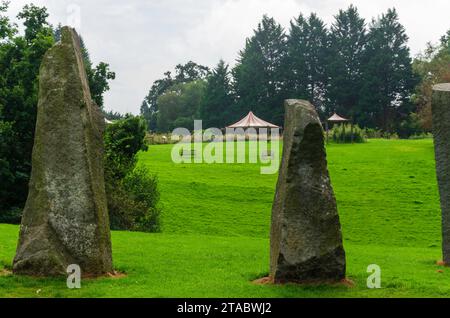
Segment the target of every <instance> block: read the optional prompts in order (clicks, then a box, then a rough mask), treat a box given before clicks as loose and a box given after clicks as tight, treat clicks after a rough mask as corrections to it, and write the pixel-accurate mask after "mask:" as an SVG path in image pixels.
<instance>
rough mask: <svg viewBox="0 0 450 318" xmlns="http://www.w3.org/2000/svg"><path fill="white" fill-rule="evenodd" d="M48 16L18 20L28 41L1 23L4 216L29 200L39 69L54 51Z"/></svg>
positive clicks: (29, 10) (33, 11) (30, 10)
mask: <svg viewBox="0 0 450 318" xmlns="http://www.w3.org/2000/svg"><path fill="white" fill-rule="evenodd" d="M7 7H8V6H7V3H5V2H3V3H2V5H1V10H0V11H2V12H5V11H6V9H7ZM0 13H1V12H0ZM47 16H48V14H47V11H46V9H45V8H39V7H36V6H34V5H27V6H25V7H24V9H23V10H22V12H21V13H19V15H18V18H19V19H20V20H22V21H23V24H24V26H25V36H24V37H23V36H17V35H16V34H17V33H16V30H15V28H14V27H12V26H11V24H10V23H9V20H8V19H7V18H6V17H3V16H2V17H1V18H0V21H2V22H1V25H2V27H1V28H2V36H4V40H3V41H2V42H0V123H1V124H0V126H2V128H1V129H0V134H1V136H0V140H1V141H0V143H3V146H0V158H2V169H1V173H2V175H1V176H0V179H1V180H2V182H1V183H2V190H1V191H0V195H1V197H0V211H5V210H8V209H11V208H13V207H17V208H21V207H23V204H24V202H25V200H26V197H27V192H28V179H29V175H30V171H31V152H32V148H33V143H34V130H35V122H36V108H37V93H38V73H39V67H40V64H41V61H42V57H43V56H44V54H45V52H46V51H47V50H48V49H49V48H50V47H51V46H52V45H53V34H52V29H51V27H50V25H49V24H48V23H47V21H46V18H47ZM6 142H7V144H6Z"/></svg>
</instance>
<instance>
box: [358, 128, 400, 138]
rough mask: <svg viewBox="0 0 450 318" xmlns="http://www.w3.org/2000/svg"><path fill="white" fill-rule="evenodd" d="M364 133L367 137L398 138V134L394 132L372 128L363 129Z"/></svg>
mask: <svg viewBox="0 0 450 318" xmlns="http://www.w3.org/2000/svg"><path fill="white" fill-rule="evenodd" d="M364 135H365V136H366V138H367V139H398V135H397V134H396V133H388V132H385V131H381V130H378V129H373V128H366V129H364Z"/></svg>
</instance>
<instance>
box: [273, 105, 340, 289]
mask: <svg viewBox="0 0 450 318" xmlns="http://www.w3.org/2000/svg"><path fill="white" fill-rule="evenodd" d="M285 107H286V115H285V131H284V141H283V142H284V145H283V159H282V163H281V168H280V172H279V177H278V184H277V189H276V194H275V201H274V204H273V209H272V229H271V242H270V247H271V261H270V272H271V278H272V279H273V280H274V281H275V283H285V282H297V283H315V282H337V281H340V280H342V279H344V278H345V270H346V264H345V252H344V248H343V244H342V235H341V226H340V222H339V216H338V212H337V207H336V199H335V197H334V193H333V188H332V187H331V182H330V177H329V174H328V169H327V161H326V152H325V146H324V131H323V129H322V125H321V123H320V120H319V117H318V116H317V113H316V111H315V109H314V106H313V105H311V104H310V103H309V102H306V101H302V100H287V101H286V102H285Z"/></svg>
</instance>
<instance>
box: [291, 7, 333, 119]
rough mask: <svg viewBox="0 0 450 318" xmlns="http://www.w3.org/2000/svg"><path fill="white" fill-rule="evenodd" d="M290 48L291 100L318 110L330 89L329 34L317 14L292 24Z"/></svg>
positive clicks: (320, 108) (322, 105)
mask: <svg viewBox="0 0 450 318" xmlns="http://www.w3.org/2000/svg"><path fill="white" fill-rule="evenodd" d="M287 48H288V63H289V71H288V74H289V76H288V84H287V85H288V88H289V92H290V97H291V98H302V99H306V100H309V101H311V102H312V103H313V104H314V105H315V106H316V107H317V108H318V110H322V109H323V107H324V106H325V103H324V102H325V100H324V99H325V93H326V88H327V79H328V75H327V69H326V65H327V64H326V63H327V55H328V50H329V45H328V31H327V29H326V27H325V24H324V23H323V21H322V20H321V19H319V18H318V17H317V15H316V14H314V13H313V14H311V15H310V16H309V18H308V19H305V18H304V17H303V15H301V14H300V16H299V17H298V18H297V19H295V20H294V21H291V29H290V34H289V35H288V40H287Z"/></svg>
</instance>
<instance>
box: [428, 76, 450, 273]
mask: <svg viewBox="0 0 450 318" xmlns="http://www.w3.org/2000/svg"><path fill="white" fill-rule="evenodd" d="M431 108H432V117H433V135H434V148H435V157H436V172H437V179H438V184H439V193H440V198H441V210H442V252H443V258H444V259H443V262H444V263H445V264H446V265H450V83H448V84H438V85H435V86H434V87H433V97H432V106H431Z"/></svg>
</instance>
